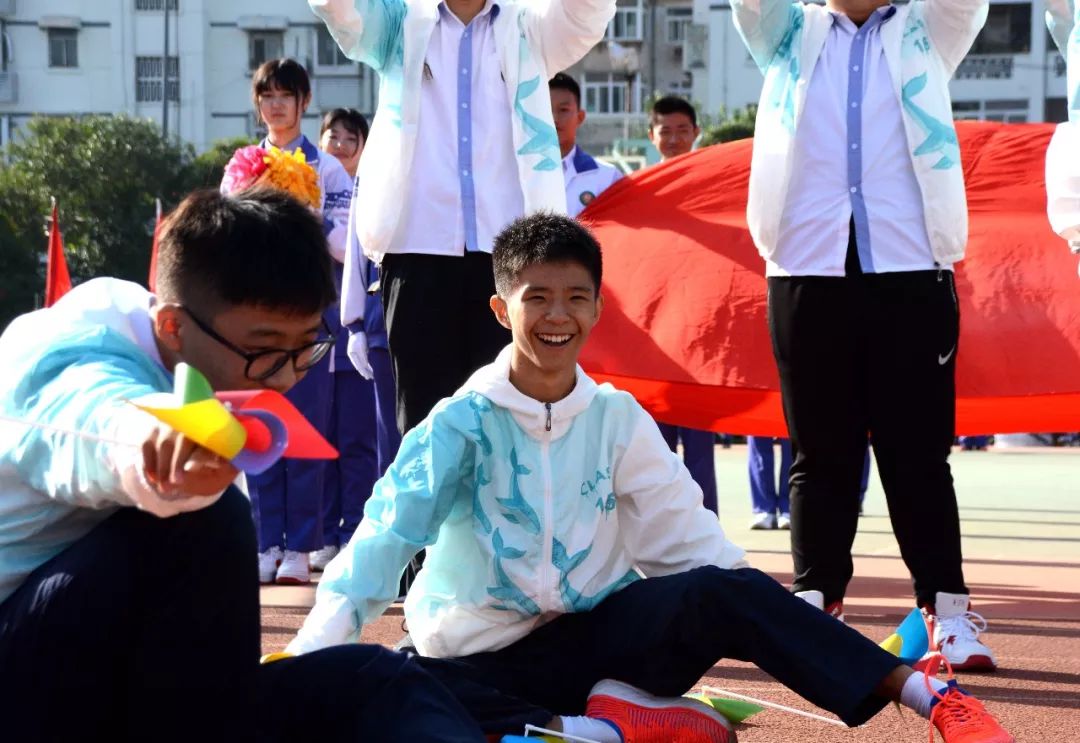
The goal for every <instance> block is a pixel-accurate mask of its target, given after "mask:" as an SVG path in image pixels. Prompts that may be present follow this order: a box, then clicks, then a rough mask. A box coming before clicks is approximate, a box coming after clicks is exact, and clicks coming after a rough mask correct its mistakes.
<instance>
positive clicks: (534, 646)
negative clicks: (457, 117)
mask: <svg viewBox="0 0 1080 743" xmlns="http://www.w3.org/2000/svg"><path fill="white" fill-rule="evenodd" d="M492 260H493V266H494V272H495V285H496V289H497V294H496V295H495V296H493V297H492V298H491V301H490V305H491V309H492V312H493V314H494V316H495V318H496V320H497V321H498V322H499V323H500V324H502V325H503V326H504V327H506V328H507V329H509V330H510V331H511V334H512V339H513V340H512V342H511V344H510V345H509V346H508V347H506V348H505V349H503V351H502V352H501V353H500V354H499V356H498V358H497V359H496V361H495V362H494V363H492V364H490V365H488V366H486V367H483V368H481V369H480V370H478V371H477V372H476V373H475V374H474V375H473V376H472V377H471V378H470V380H469V381H468V382H467V383H466V384H465V385H464V387H463V388H462V389H461V390H459V392H458V393H457V394H456V395H454V396H453V397H451V398H447V399H445V400H443V401H441V402H440V403H439V404H438V405H436V406H435V408H434V409H433V410H432V412H431V413H430V414H429V415H428V417H427V418H426V419H425V420H424V421H423V422H422V423H421V424H420V425H419V426H417V427H416V428H415V429H413V430H412V431H410V432H409V433H408V434H407V435H406V436H405V438H404V440H403V442H402V447H401V451H400V452H399V454H398V457H397V459H396V460H395V462H394V464H393V465H392V466H391V467H390V469H389V471H388V472H387V474H386V475H385V476H384V477H383V478H382V479H380V480H379V482H378V483H377V484H376V486H375V491H374V493H373V494H372V497H371V499H370V500H369V501H368V504H367V507H366V509H365V513H364V520H363V521H362V522H361V523H360V528H359V529H358V530H357V532H356V534H355V535H354V536H353V538H352V540H351V541H350V542H349V545H348V547H347V548H346V550H345V551H344V552H342V553H341V554H340V555H338V557H337V558H335V560H334V561H333V562H331V563H330V565H329V566H328V567H327V570H326V573H325V575H324V578H323V580H322V581H321V582H320V584H319V588H318V592H317V594H316V604H315V607H314V608H313V610H312V612H311V614H310V615H309V616H308V618H307V620H306V621H305V622H304V626H303V627H302V629H301V631H300V633H299V634H298V635H297V637H296V638H295V639H294V640H293V641H292V642H291V643H290V645H289V648H288V650H289V651H290V652H293V653H306V652H311V651H314V650H316V649H318V648H323V647H327V646H332V645H336V644H339V643H345V642H349V641H353V640H355V639H356V638H357V637H358V635H359V633H360V630H361V629H362V627H363V626H364V625H365V624H366V623H368V622H370V621H372V620H374V619H375V618H377V617H378V616H379V615H380V614H381V613H382V612H383V611H384V610H385V609H386V608H387V606H389V604H390V602H391V601H392V600H393V599H394V597H395V593H396V588H397V581H398V578H399V576H400V575H401V571H402V569H403V568H404V566H405V565H406V563H407V562H408V561H409V559H410V558H412V557H413V555H415V554H416V553H417V552H418V551H419V550H421V549H424V548H427V549H428V557H427V562H426V564H425V566H424V568H423V570H422V571H421V572H420V575H419V576H418V577H417V580H416V583H415V584H414V585H413V589H412V591H411V592H410V593H409V596H408V598H407V599H406V601H405V617H406V620H407V621H408V624H409V629H410V639H411V641H412V643H413V645H414V646H415V651H416V652H417V653H419V655H418V656H417V662H418V663H420V665H421V666H422V667H423V668H425V669H426V670H428V671H429V672H430V673H433V674H434V675H436V676H437V677H438V678H439V679H440V680H441V681H442V683H443V684H444V685H446V686H447V687H448V688H449V689H450V690H451V691H452V692H454V693H455V694H456V695H457V696H458V697H459V699H461V701H462V702H463V704H464V705H465V707H466V709H468V710H469V711H470V712H471V713H472V714H473V715H474V716H475V717H476V718H477V721H478V722H479V723H480V725H481V727H482V728H483V729H484V731H485V732H486V733H488V734H504V733H520V731H521V725H522V724H523V723H531V724H534V725H540V726H543V727H546V728H549V729H554V730H562V731H563V732H565V733H568V734H570V735H575V736H578V737H583V738H588V739H592V740H596V741H599V742H600V743H653V742H654V741H655V742H656V743H659V742H660V741H663V742H664V743H668V742H669V741H672V740H678V741H680V743H717V742H719V743H726V742H727V741H733V740H734V734H733V733H732V732H731V730H730V726H729V725H728V724H727V723H726V721H725V720H724V719H723V718H722V717H720V716H719V715H718V714H716V713H715V711H714V710H712V708H711V707H709V706H708V705H704V704H702V703H698V702H695V701H694V700H689V699H684V698H681V697H680V696H679V695H681V694H684V693H686V692H687V691H688V690H689V689H690V688H691V687H692V686H693V685H694V684H696V683H697V682H698V681H699V679H700V678H701V676H702V675H703V674H704V673H705V672H706V671H708V669H709V668H711V667H712V666H713V665H714V664H715V663H716V661H717V660H719V659H720V658H723V657H730V658H737V659H741V660H745V661H750V662H754V663H756V664H758V665H759V666H760V667H761V668H763V669H764V670H766V671H767V672H768V673H770V674H772V675H773V676H774V677H776V678H777V679H778V680H780V681H781V682H783V683H785V684H786V685H788V686H789V687H790V688H792V689H793V690H795V691H797V692H798V693H800V694H802V695H803V696H805V697H806V698H807V699H809V700H810V701H812V702H814V703H815V704H818V705H819V706H822V707H824V708H826V709H829V710H831V711H832V712H834V713H835V714H837V715H838V716H839V717H841V719H843V720H844V721H845V722H847V723H848V724H850V725H858V724H861V723H863V722H865V721H866V720H868V719H869V718H870V717H871V716H873V715H874V714H875V713H876V712H878V711H879V710H881V709H882V708H883V707H884V706H885V705H886V704H887V703H888V701H889V700H895V701H899V702H901V703H903V704H905V705H908V706H910V707H912V708H913V709H915V710H917V711H918V712H919V713H920V714H922V715H924V716H926V717H929V718H931V719H932V720H933V723H934V725H935V726H936V727H937V728H938V729H939V730H940V731H941V732H942V734H943V736H944V737H945V740H946V743H961V742H963V743H976V742H978V743H1012V741H1013V739H1012V737H1011V736H1009V735H1008V733H1006V732H1005V731H1004V730H1002V729H1001V727H1000V726H999V725H998V724H997V722H996V721H994V719H993V718H992V717H991V716H990V715H989V714H988V713H987V712H986V711H985V709H983V707H982V705H981V704H980V703H979V702H977V701H975V700H974V699H973V698H971V697H969V696H967V695H966V694H964V693H963V692H962V691H960V690H959V689H958V688H957V687H956V686H955V684H952V685H950V686H946V685H945V684H943V683H941V682H940V681H937V680H936V679H932V678H930V677H927V676H924V675H923V674H921V673H918V672H915V671H913V670H912V669H911V668H909V667H907V666H903V665H901V664H900V662H899V661H898V660H897V659H896V658H895V657H894V656H892V655H890V654H888V653H886V652H885V651H884V650H882V649H881V648H879V647H878V646H877V645H875V644H873V643H872V642H870V641H869V640H867V639H866V638H864V637H863V636H862V635H860V634H859V633H858V632H856V631H855V630H853V629H851V628H849V627H847V626H846V625H844V624H843V623H842V622H838V621H836V620H835V619H833V618H832V617H830V616H828V615H826V614H825V613H823V612H821V611H818V610H817V609H815V608H813V607H811V606H810V605H809V604H807V603H806V602H805V601H802V600H800V599H798V598H797V597H795V596H794V595H792V594H791V593H790V592H788V591H786V590H785V589H784V588H783V587H782V586H781V585H780V584H779V583H777V582H776V581H774V580H772V579H771V578H769V577H768V576H766V575H765V574H763V573H761V572H759V571H756V570H751V569H749V568H748V567H746V561H745V559H744V552H743V551H742V550H741V549H739V548H738V547H737V546H735V545H734V544H732V543H731V542H729V541H727V539H726V538H725V537H724V532H723V530H722V529H721V527H720V524H719V522H718V521H717V519H716V517H715V515H714V514H712V513H710V512H709V511H707V510H706V509H705V508H704V507H703V506H702V499H701V490H700V488H699V487H697V485H695V483H694V482H693V480H692V478H691V477H690V474H689V472H687V470H686V468H685V466H683V464H682V462H681V461H680V460H679V459H678V457H677V456H676V455H675V454H674V453H672V452H671V451H670V450H669V449H668V447H667V446H666V444H665V443H664V441H663V438H662V437H661V436H660V432H659V431H658V430H657V427H656V424H655V423H654V422H653V420H652V418H650V417H649V415H648V414H647V413H646V412H645V411H644V410H643V409H642V408H641V406H640V405H638V404H637V402H636V401H635V400H634V399H633V398H632V397H631V396H630V395H628V394H627V393H625V392H620V391H618V390H616V389H614V388H613V387H611V386H610V385H606V384H605V385H597V384H596V383H595V382H593V381H592V380H591V379H590V378H589V377H588V376H586V374H585V373H584V372H583V371H582V370H581V368H580V367H579V366H578V365H577V359H578V356H579V354H580V352H581V350H582V347H583V345H584V343H585V342H586V340H587V338H588V336H589V333H590V331H591V329H592V328H593V326H594V325H595V323H596V322H597V320H598V319H599V317H600V312H601V309H602V307H603V298H602V297H601V296H600V294H599V291H600V280H601V257H600V248H599V245H597V243H596V241H595V239H593V237H592V236H591V235H590V234H589V233H588V231H587V230H586V229H585V228H584V227H582V226H581V225H579V224H578V223H576V222H575V221H574V220H572V219H569V218H567V217H563V216H555V215H551V214H543V213H541V214H536V215H533V216H530V217H526V218H523V219H520V220H517V221H515V222H514V223H512V224H511V225H510V226H509V227H508V228H507V229H506V230H504V231H503V232H502V233H501V234H500V235H499V236H498V237H497V239H496V240H495V246H494V253H493V259H492ZM435 311H437V310H435ZM793 628H797V631H793ZM973 731H975V732H980V734H979V735H978V736H973V735H971V733H972V732H973ZM991 733H992V734H991ZM965 736H966V737H965Z"/></svg>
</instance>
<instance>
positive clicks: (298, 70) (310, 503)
mask: <svg viewBox="0 0 1080 743" xmlns="http://www.w3.org/2000/svg"><path fill="white" fill-rule="evenodd" d="M251 92H252V99H253V102H254V104H255V109H256V113H257V115H258V117H259V119H260V120H261V121H262V122H263V123H264V124H265V125H266V128H267V135H266V138H265V139H264V140H263V141H262V142H260V146H261V147H263V148H267V147H270V146H274V147H277V148H279V149H282V150H285V151H286V152H295V151H296V150H297V149H299V150H301V151H303V153H304V158H305V160H306V161H307V162H308V163H309V164H310V165H311V166H312V167H313V168H314V169H315V172H316V173H317V174H318V177H319V189H320V190H321V191H322V209H321V214H322V222H323V231H324V233H325V234H326V239H327V243H328V245H329V249H330V254H331V255H332V256H333V257H334V259H335V264H334V282H335V285H336V287H337V289H338V291H340V289H341V270H342V269H341V261H343V260H344V251H345V237H346V233H347V228H348V217H349V201H350V199H351V198H352V179H351V178H350V177H349V174H348V173H347V172H346V171H345V168H344V167H343V166H342V164H341V163H340V162H339V161H338V159H337V158H335V157H330V156H327V155H323V154H322V153H321V152H320V151H319V148H318V147H316V146H315V145H314V144H312V143H311V141H309V140H308V138H307V137H305V136H304V135H303V133H302V132H301V130H300V125H301V121H302V119H303V116H304V112H305V111H306V110H307V107H308V105H309V104H310V103H311V81H310V80H309V79H308V74H307V71H306V70H305V69H304V68H303V66H302V65H300V64H299V63H298V62H296V61H295V60H292V59H272V60H270V61H268V62H265V63H263V65H262V66H261V67H259V69H258V70H256V71H255V74H254V75H253V76H252V81H251ZM337 314H338V313H337V308H336V307H335V308H334V309H333V310H332V311H330V312H328V313H327V317H329V318H333V317H334V316H336V315H337ZM331 322H333V323H334V327H335V328H336V327H337V321H336V320H331ZM334 362H335V359H332V358H328V359H327V360H326V362H325V363H323V364H320V365H319V366H317V367H315V368H313V369H312V370H311V373H310V374H309V375H308V376H307V379H306V381H304V382H302V383H301V384H298V385H297V386H296V387H295V388H293V390H292V391H291V392H290V393H289V400H290V401H291V402H292V403H293V405H295V406H296V407H297V409H298V410H299V411H300V412H301V413H303V414H304V416H305V417H306V418H307V419H308V420H309V421H311V424H312V425H313V426H315V428H316V429H317V430H318V431H319V432H320V433H322V434H324V435H327V434H329V428H330V419H331V409H332V407H333V379H332V374H331V373H332V372H333V371H334V369H335V363H334ZM328 469H329V468H328V466H327V464H326V463H325V462H319V461H295V462H286V461H284V460H282V461H279V462H278V463H277V464H275V465H274V466H273V467H271V468H270V469H269V470H267V471H266V472H264V473H263V474H261V475H258V476H257V477H253V478H251V502H252V505H253V507H254V509H255V521H256V523H257V524H258V526H259V581H260V582H261V583H285V584H297V583H307V582H308V581H310V580H311V568H310V561H309V557H308V554H309V553H310V552H314V551H316V550H318V549H320V548H321V547H322V546H323V524H322V518H323V515H322V512H323V503H322V501H323V493H324V491H325V489H326V474H327V472H328Z"/></svg>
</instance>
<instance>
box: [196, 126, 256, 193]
mask: <svg viewBox="0 0 1080 743" xmlns="http://www.w3.org/2000/svg"><path fill="white" fill-rule="evenodd" d="M249 144H253V142H252V141H251V139H250V138H249V137H234V138H232V139H219V140H218V141H217V142H214V143H213V144H212V145H210V149H208V150H207V151H206V152H203V153H202V154H200V155H199V156H198V157H196V158H195V159H194V160H193V161H192V162H191V165H190V166H189V167H188V178H187V181H188V187H189V188H191V189H195V188H217V187H218V185H219V184H220V183H221V178H222V176H224V175H225V166H226V165H227V164H228V163H229V159H230V158H231V157H232V156H233V153H234V152H236V151H237V150H238V149H240V148H241V147H246V146H248V145H249Z"/></svg>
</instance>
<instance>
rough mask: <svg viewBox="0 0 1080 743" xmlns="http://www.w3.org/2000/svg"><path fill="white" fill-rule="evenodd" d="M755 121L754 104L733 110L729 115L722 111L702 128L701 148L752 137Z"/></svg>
mask: <svg viewBox="0 0 1080 743" xmlns="http://www.w3.org/2000/svg"><path fill="white" fill-rule="evenodd" d="M710 118H711V117H710ZM756 119H757V105H755V104H751V105H749V106H747V107H746V108H738V109H735V110H734V111H732V112H730V113H729V112H727V111H723V110H722V111H720V114H719V116H717V117H715V119H714V120H710V121H709V122H708V124H704V125H703V126H702V134H701V146H702V147H707V146H708V145H711V144H720V143H721V142H734V141H735V140H737V139H748V138H750V137H753V136H754V122H755V121H756Z"/></svg>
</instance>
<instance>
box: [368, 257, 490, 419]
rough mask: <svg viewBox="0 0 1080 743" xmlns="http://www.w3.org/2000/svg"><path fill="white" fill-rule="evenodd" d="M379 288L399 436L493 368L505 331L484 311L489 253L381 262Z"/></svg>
mask: <svg viewBox="0 0 1080 743" xmlns="http://www.w3.org/2000/svg"><path fill="white" fill-rule="evenodd" d="M380 281H381V284H382V302H383V312H384V313H385V315H386V331H387V338H388V341H389V346H390V357H391V360H392V362H393V367H394V380H395V382H396V383H397V423H398V428H399V429H401V432H402V433H403V434H404V433H406V432H408V431H409V430H410V429H411V428H412V427H413V426H415V425H416V424H417V423H419V422H420V421H422V420H423V419H424V418H425V417H426V416H427V414H428V413H429V412H430V411H431V409H432V408H433V407H435V403H437V402H438V401H439V400H441V399H443V398H444V397H449V396H450V395H452V394H454V392H456V391H457V389H458V387H460V386H461V385H462V384H464V383H465V381H466V380H467V379H468V378H469V375H471V374H472V373H473V372H474V371H476V370H477V369H479V368H480V367H481V366H484V365H485V364H490V363H491V362H492V361H494V360H495V357H496V356H497V355H498V354H499V351H501V350H502V349H503V347H504V346H505V345H506V344H507V343H509V342H510V331H508V330H506V329H505V328H504V327H503V326H501V325H499V323H498V322H497V321H496V320H495V315H494V314H493V313H492V311H491V308H490V307H489V306H488V303H489V301H490V300H491V295H492V294H494V293H495V277H494V274H493V273H492V269H491V255H490V254H489V253H479V252H467V253H465V255H464V256H444V255H422V254H419V253H400V254H395V253H391V254H389V255H386V256H384V257H383V261H382V265H381V267H380Z"/></svg>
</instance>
